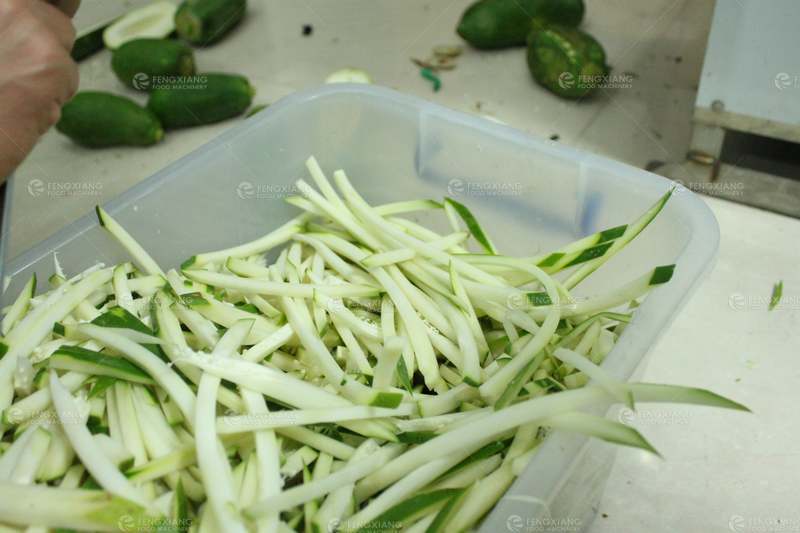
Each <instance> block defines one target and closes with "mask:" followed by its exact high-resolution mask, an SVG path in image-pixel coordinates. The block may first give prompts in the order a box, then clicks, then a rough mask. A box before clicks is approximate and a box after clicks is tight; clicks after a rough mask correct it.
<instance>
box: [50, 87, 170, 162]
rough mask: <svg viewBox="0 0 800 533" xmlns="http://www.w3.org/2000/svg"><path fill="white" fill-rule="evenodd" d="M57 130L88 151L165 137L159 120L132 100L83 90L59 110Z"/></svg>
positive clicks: (152, 141) (155, 140)
mask: <svg viewBox="0 0 800 533" xmlns="http://www.w3.org/2000/svg"><path fill="white" fill-rule="evenodd" d="M56 130H58V131H59V132H61V133H63V134H64V135H66V136H67V137H69V138H70V139H72V140H73V141H75V142H76V143H78V144H81V145H83V146H86V147H89V148H105V147H109V146H120V145H128V146H149V145H151V144H155V143H157V142H159V141H160V140H161V139H162V138H163V137H164V129H163V128H162V126H161V123H160V122H159V120H158V118H157V117H156V116H155V115H154V114H153V113H152V112H150V111H149V110H147V109H145V108H143V107H141V106H140V105H138V104H137V103H136V102H134V101H133V100H130V99H129V98H125V97H122V96H117V95H115V94H111V93H104V92H95V91H85V92H80V93H78V94H76V95H75V96H74V97H73V98H72V100H70V101H69V102H67V103H66V104H64V107H63V108H62V109H61V119H60V120H59V121H58V123H57V124H56Z"/></svg>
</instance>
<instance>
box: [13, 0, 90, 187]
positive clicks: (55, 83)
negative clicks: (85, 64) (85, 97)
mask: <svg viewBox="0 0 800 533" xmlns="http://www.w3.org/2000/svg"><path fill="white" fill-rule="evenodd" d="M53 3H54V4H55V5H51V4H50V3H46V2H43V1H42V0H2V1H0V182H2V181H3V180H4V179H5V178H6V177H7V176H8V175H9V174H11V172H13V171H14V169H15V168H16V167H17V166H18V165H19V164H20V163H21V162H22V161H23V160H24V159H25V157H26V156H27V155H28V154H29V153H30V151H31V150H32V149H33V147H34V146H35V145H36V142H37V141H38V140H39V137H41V136H42V135H43V134H44V133H45V132H46V131H47V130H48V129H50V127H51V126H53V125H54V124H55V123H56V122H58V119H59V118H60V116H61V106H62V105H63V104H64V103H65V102H66V101H67V100H69V99H70V98H71V97H72V95H73V94H75V91H76V90H77V88H78V67H77V65H76V64H75V62H74V61H73V60H72V58H71V57H70V51H71V50H72V45H73V43H74V41H75V29H74V28H73V26H72V21H71V20H70V18H69V16H68V15H67V13H68V14H69V15H71V14H72V13H74V10H75V9H77V6H78V3H79V2H78V1H77V0H58V1H56V2H53Z"/></svg>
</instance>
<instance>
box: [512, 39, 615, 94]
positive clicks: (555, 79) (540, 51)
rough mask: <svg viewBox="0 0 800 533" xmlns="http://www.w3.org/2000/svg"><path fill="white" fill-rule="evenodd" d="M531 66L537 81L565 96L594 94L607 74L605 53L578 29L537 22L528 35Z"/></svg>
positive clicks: (594, 41)
mask: <svg viewBox="0 0 800 533" xmlns="http://www.w3.org/2000/svg"><path fill="white" fill-rule="evenodd" d="M527 60H528V69H529V70H530V72H531V75H532V76H533V79H534V80H536V82H537V83H539V84H540V85H542V86H543V87H545V88H546V89H548V90H549V91H551V92H552V93H554V94H556V95H558V96H561V97H563V98H569V99H578V98H584V97H587V96H589V95H591V94H592V93H593V92H594V91H595V90H596V89H597V83H598V80H600V79H602V78H603V77H604V76H607V75H608V73H609V67H608V66H607V65H606V53H605V50H603V47H602V46H601V45H600V43H599V42H597V40H596V39H595V38H594V37H592V36H591V35H589V34H588V33H585V32H583V31H581V30H579V29H577V28H570V27H566V26H556V25H549V26H547V27H541V26H538V25H534V29H533V31H531V33H530V35H529V38H528V56H527Z"/></svg>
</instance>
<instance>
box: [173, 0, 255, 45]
mask: <svg viewBox="0 0 800 533" xmlns="http://www.w3.org/2000/svg"><path fill="white" fill-rule="evenodd" d="M246 10H247V0H185V1H184V2H183V3H182V4H181V5H180V7H178V11H177V12H176V13H175V29H176V30H177V32H178V36H180V38H181V39H184V40H186V41H188V42H190V43H192V44H193V45H195V46H208V45H210V44H214V43H215V42H217V41H219V40H220V39H222V38H223V37H224V36H225V35H227V33H228V32H229V31H231V30H232V29H233V28H234V27H235V26H237V25H238V24H239V22H241V20H242V18H243V17H244V13H245V11H246Z"/></svg>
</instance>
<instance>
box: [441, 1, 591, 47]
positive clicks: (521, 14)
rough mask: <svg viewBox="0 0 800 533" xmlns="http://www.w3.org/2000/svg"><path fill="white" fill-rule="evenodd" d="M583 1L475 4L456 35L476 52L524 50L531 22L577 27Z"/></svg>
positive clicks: (465, 15) (489, 2) (462, 18)
mask: <svg viewBox="0 0 800 533" xmlns="http://www.w3.org/2000/svg"><path fill="white" fill-rule="evenodd" d="M584 11H585V9H584V5H583V0H478V1H477V2H475V3H474V4H472V5H471V6H469V7H468V8H467V9H466V11H464V14H463V15H462V16H461V21H460V22H459V23H458V28H457V29H456V31H457V32H458V34H459V35H460V36H461V37H462V38H463V39H464V40H466V41H467V42H468V43H470V44H471V45H472V46H474V47H476V48H486V49H491V48H506V47H509V46H524V45H525V39H526V38H527V36H528V33H529V32H530V29H531V21H532V20H534V19H535V20H537V21H538V22H539V23H541V24H550V23H553V24H560V25H564V26H577V25H578V24H580V22H581V20H583V13H584Z"/></svg>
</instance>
